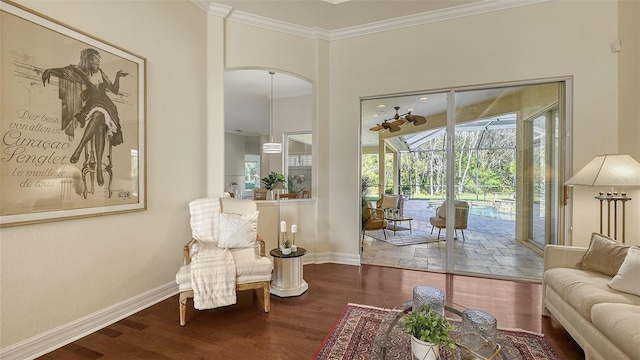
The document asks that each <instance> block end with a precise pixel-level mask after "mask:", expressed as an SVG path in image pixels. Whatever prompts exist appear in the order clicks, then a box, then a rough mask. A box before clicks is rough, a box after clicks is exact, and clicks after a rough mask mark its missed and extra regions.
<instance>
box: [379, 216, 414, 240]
mask: <svg viewBox="0 0 640 360" xmlns="http://www.w3.org/2000/svg"><path fill="white" fill-rule="evenodd" d="M384 219H385V220H387V221H388V222H392V223H393V224H391V225H389V226H387V230H393V235H394V236H395V234H396V231H404V230H409V234H411V220H413V218H411V217H408V216H403V215H398V214H387V215H385V216H384ZM403 221H408V222H409V227H408V228H406V227H404V226H400V225H398V223H400V224H402V222H403Z"/></svg>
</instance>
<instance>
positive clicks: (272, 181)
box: [262, 171, 285, 190]
mask: <svg viewBox="0 0 640 360" xmlns="http://www.w3.org/2000/svg"><path fill="white" fill-rule="evenodd" d="M284 181H285V179H284V175H282V174H278V173H277V172H275V171H272V172H270V173H269V175H267V176H266V177H263V178H262V183H263V184H264V188H265V189H267V190H273V188H274V187H275V186H276V183H279V182H280V183H284Z"/></svg>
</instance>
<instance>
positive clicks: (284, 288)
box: [269, 247, 309, 297]
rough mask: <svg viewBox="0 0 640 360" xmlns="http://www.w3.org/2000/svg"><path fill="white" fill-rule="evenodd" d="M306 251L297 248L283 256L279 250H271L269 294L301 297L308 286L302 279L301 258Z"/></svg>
mask: <svg viewBox="0 0 640 360" xmlns="http://www.w3.org/2000/svg"><path fill="white" fill-rule="evenodd" d="M306 253H307V250H306V249H304V248H301V247H298V250H297V251H295V252H292V253H291V254H288V255H284V254H283V253H282V251H280V249H272V250H271V251H269V255H271V256H272V257H273V280H272V281H271V293H272V294H273V295H276V296H279V297H290V296H299V295H302V294H303V293H304V292H305V291H307V289H308V288H309V284H307V282H306V281H304V279H303V278H302V257H303V256H304V255H305V254H306Z"/></svg>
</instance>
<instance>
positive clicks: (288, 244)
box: [282, 239, 291, 255]
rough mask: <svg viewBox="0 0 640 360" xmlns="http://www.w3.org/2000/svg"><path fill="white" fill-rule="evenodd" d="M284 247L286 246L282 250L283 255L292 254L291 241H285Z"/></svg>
mask: <svg viewBox="0 0 640 360" xmlns="http://www.w3.org/2000/svg"><path fill="white" fill-rule="evenodd" d="M282 246H284V247H283V248H282V253H283V254H284V255H289V254H291V240H289V239H284V243H282Z"/></svg>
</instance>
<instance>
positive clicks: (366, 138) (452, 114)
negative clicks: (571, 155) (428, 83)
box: [362, 81, 566, 279]
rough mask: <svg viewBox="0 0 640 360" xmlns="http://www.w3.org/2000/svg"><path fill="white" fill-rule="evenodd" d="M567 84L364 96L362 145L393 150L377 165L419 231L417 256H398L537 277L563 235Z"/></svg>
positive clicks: (444, 266) (438, 266)
mask: <svg viewBox="0 0 640 360" xmlns="http://www.w3.org/2000/svg"><path fill="white" fill-rule="evenodd" d="M565 88H566V85H565V82H564V81H550V82H538V83H532V84H517V85H510V86H493V87H483V88H480V87H475V88H465V89H450V90H449V91H446V92H438V93H428V92H424V93H417V94H408V95H399V96H395V97H385V98H375V99H368V100H363V102H362V111H363V118H362V122H363V125H362V141H363V144H362V148H363V154H365V153H366V152H369V153H374V152H378V153H379V154H380V153H384V150H381V149H385V148H387V147H390V148H393V149H394V151H396V152H397V153H398V154H399V155H398V157H397V159H398V160H397V164H393V170H390V169H389V170H390V171H389V170H387V169H385V167H384V166H380V163H378V164H377V165H378V166H377V169H378V170H379V172H380V173H379V177H380V179H389V180H388V182H390V181H391V179H393V186H392V187H388V186H381V187H380V194H382V192H383V191H385V192H393V193H395V194H401V195H402V196H403V197H404V199H405V205H404V209H405V211H404V214H405V216H407V217H412V218H414V219H415V220H414V229H416V232H415V234H413V233H412V234H403V235H405V236H407V237H409V236H408V235H411V237H412V241H414V242H416V243H420V242H418V241H415V239H413V238H416V237H418V236H422V235H421V234H422V232H420V231H421V230H424V233H425V235H424V236H425V239H426V240H425V242H424V243H425V244H427V245H422V244H420V245H416V249H415V250H414V251H413V258H414V259H418V260H415V261H413V262H409V261H402V260H399V261H398V264H400V265H402V264H403V263H407V264H408V263H411V264H421V266H424V267H425V270H436V271H443V270H444V271H446V272H464V273H475V274H483V275H487V276H496V277H518V278H535V279H539V278H540V276H541V274H542V257H541V255H542V252H543V250H544V246H545V245H546V244H557V243H559V241H558V237H559V236H560V234H559V230H558V229H559V228H560V225H561V224H560V221H561V218H560V215H559V214H560V213H561V210H562V206H563V204H562V203H561V200H562V197H561V195H560V194H561V190H562V178H561V171H560V169H563V168H564V161H563V156H564V151H563V149H564V140H563V139H565V137H564V136H563V135H564V132H565V126H566V119H565V115H564V114H565V113H566V109H564V108H563V106H564V105H563V104H565V100H564V96H565ZM390 106H393V108H394V109H395V108H396V107H397V108H398V109H396V111H395V112H396V113H399V114H400V115H399V116H398V117H396V116H395V114H394V112H393V111H391V112H389V111H387V110H386V109H387V108H388V107H390ZM408 113H410V114H416V115H420V116H424V117H425V118H426V122H423V123H420V124H417V123H415V120H416V119H414V118H413V117H411V116H407V114H408ZM403 114H404V116H405V117H403ZM410 114H409V115H410ZM368 117H370V118H368ZM398 119H400V120H398ZM403 119H404V121H403ZM407 119H408V120H407ZM365 156H366V155H363V159H364V158H365ZM394 159H395V158H394ZM364 165H365V161H363V170H362V173H363V175H364V174H367V171H366V170H365V168H364ZM372 167H373V166H371V164H369V165H368V168H372ZM388 172H391V173H390V174H389V173H388ZM388 182H386V184H387V185H388ZM414 209H415V210H414ZM434 224H436V225H434ZM422 227H424V229H422ZM417 234H420V235H417ZM393 250H396V251H397V249H389V252H387V253H385V254H390V253H391V251H393ZM403 250H406V251H403V254H402V255H403V256H406V253H409V252H411V251H409V248H404V249H403ZM372 258H373V257H372ZM385 261H387V263H388V262H390V260H389V259H385ZM412 268H415V266H414V267H412Z"/></svg>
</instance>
